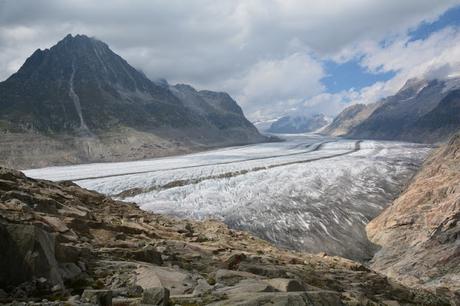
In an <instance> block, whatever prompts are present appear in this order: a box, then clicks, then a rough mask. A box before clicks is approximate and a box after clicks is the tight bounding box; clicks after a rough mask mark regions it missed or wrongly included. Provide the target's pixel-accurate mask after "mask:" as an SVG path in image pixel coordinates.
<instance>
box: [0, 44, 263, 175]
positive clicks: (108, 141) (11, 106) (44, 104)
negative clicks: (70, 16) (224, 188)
mask: <svg viewBox="0 0 460 306" xmlns="http://www.w3.org/2000/svg"><path fill="white" fill-rule="evenodd" d="M183 87H184V86H177V87H173V88H175V89H177V90H171V88H170V87H169V85H168V84H167V82H166V81H165V80H157V81H155V82H152V81H150V80H149V79H148V78H147V77H146V76H145V75H144V74H143V73H141V72H139V71H138V70H136V69H134V68H133V67H132V66H130V65H129V64H128V63H127V62H126V61H125V60H124V59H122V58H121V57H120V56H118V55H117V54H115V53H114V52H113V51H112V50H110V48H109V47H108V46H107V45H106V44H105V43H103V42H101V41H99V40H96V39H94V38H89V37H87V36H85V35H76V36H72V35H68V36H66V37H65V38H64V39H63V40H61V41H60V42H59V43H57V44H56V45H55V46H53V47H51V48H50V49H46V50H37V51H35V52H34V53H33V54H32V55H31V56H30V57H29V58H28V59H27V60H26V62H25V63H24V65H23V66H22V67H21V68H20V69H19V71H18V72H17V73H15V74H13V75H12V76H11V77H10V78H8V79H7V80H6V81H4V82H1V83H0V106H1V108H2V112H1V114H0V132H1V133H6V134H8V136H7V137H6V138H7V139H8V143H9V144H10V146H11V145H13V146H14V148H12V151H14V150H15V148H16V147H18V146H19V144H20V143H21V139H20V135H21V134H27V135H30V134H33V135H38V136H37V137H38V138H40V139H44V140H43V142H44V143H46V142H48V143H53V144H54V143H56V144H55V146H56V147H59V145H60V146H61V147H62V148H60V149H55V150H53V149H51V150H50V151H51V152H48V154H47V152H44V151H45V150H41V153H42V160H45V161H46V160H48V161H49V163H56V161H55V160H56V159H57V160H59V159H61V163H68V162H69V161H72V159H75V161H77V162H85V161H97V160H119V159H124V157H126V158H127V159H136V158H144V157H147V156H156V155H165V154H169V153H171V152H173V151H175V150H176V151H177V150H182V151H183V150H185V151H187V150H188V151H190V150H193V149H199V148H203V147H209V146H221V145H230V144H243V143H251V142H259V141H263V140H264V137H263V136H261V135H260V134H259V133H258V132H257V130H256V128H255V127H254V126H253V125H252V124H251V123H250V122H249V121H248V120H247V119H246V118H245V117H244V114H243V112H242V111H241V108H240V107H239V106H238V105H237V103H236V102H235V101H234V100H233V99H232V98H231V97H230V96H229V95H228V94H225V93H217V92H211V91H200V92H198V93H196V96H197V97H198V98H199V99H200V102H199V103H198V102H197V103H195V101H194V100H193V99H194V98H195V97H194V96H193V95H180V94H177V92H181V89H182V88H183ZM189 89H190V90H191V91H194V90H193V89H192V88H191V87H189ZM188 99H192V100H193V101H189V100H188ZM16 134H17V135H16ZM12 135H13V136H12ZM14 136H17V137H14ZM117 136H119V138H120V139H119V140H118V141H117V139H116V138H117ZM131 138H136V139H137V140H138V141H137V142H138V143H135V144H133V143H127V144H126V142H129V140H130V139H131ZM75 139H80V140H81V139H83V140H85V144H86V145H83V146H82V145H81V144H79V143H78V141H76V140H75ZM126 139H127V140H126ZM129 146H131V147H133V148H132V149H129ZM157 146H158V147H157ZM79 147H84V148H85V150H83V149H79ZM86 147H87V148H86ZM145 147H147V148H145ZM51 148H53V145H51ZM66 150H67V151H68V152H62V151H66ZM126 150H128V151H129V152H128V153H127V152H125V151H126ZM17 151H20V150H19V149H18V150H17ZM60 152H62V153H61V154H60ZM9 153H13V152H5V151H0V159H1V160H4V161H5V160H6V162H5V164H9V163H8V161H10V163H13V162H12V161H11V158H10V156H8V154H9ZM14 153H17V152H16V151H14ZM53 154H54V155H56V154H57V155H59V154H60V155H64V156H66V158H67V160H65V159H64V157H55V156H53ZM144 155H147V156H144ZM15 158H18V157H17V156H16V157H15ZM18 159H19V160H21V157H19V158H18ZM31 159H33V158H31ZM22 162H23V164H22V165H21V166H33V165H34V164H33V163H32V165H28V164H29V163H30V162H31V161H29V160H27V158H24V160H23V161H22ZM72 162H73V161H72ZM57 163H59V162H57Z"/></svg>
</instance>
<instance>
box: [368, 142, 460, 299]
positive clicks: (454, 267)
mask: <svg viewBox="0 0 460 306" xmlns="http://www.w3.org/2000/svg"><path fill="white" fill-rule="evenodd" d="M459 165H460V134H457V135H455V136H454V137H452V138H451V140H450V141H449V142H448V143H447V144H445V145H443V146H442V147H441V148H440V149H438V150H437V151H436V152H435V154H433V155H432V156H431V157H430V158H429V159H428V160H427V161H426V162H425V164H424V166H423V168H422V170H421V171H420V172H419V173H418V175H417V176H416V177H415V178H414V180H413V182H412V183H411V184H410V185H409V186H408V187H407V188H406V190H405V191H404V192H403V193H402V194H401V196H400V197H399V198H397V199H396V200H395V201H394V202H393V204H392V205H391V206H389V207H388V208H387V209H385V210H384V211H383V213H382V214H381V215H380V216H378V217H377V218H375V219H374V220H372V221H371V222H370V223H369V224H368V225H367V233H368V236H369V238H370V240H371V241H372V242H374V243H376V244H378V245H380V246H382V249H381V250H380V251H379V252H378V253H377V254H376V255H375V257H374V259H373V260H372V265H371V266H372V268H374V269H376V270H377V271H379V272H382V273H384V274H386V275H388V276H390V277H394V278H396V279H397V280H399V281H402V282H403V283H405V284H407V285H411V286H413V285H416V286H422V287H428V288H433V287H447V288H450V289H452V290H454V291H455V290H457V291H458V290H460V256H459V254H460V253H459V252H460V239H459V237H460V166H459Z"/></svg>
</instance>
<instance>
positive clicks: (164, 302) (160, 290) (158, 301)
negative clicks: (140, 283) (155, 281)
mask: <svg viewBox="0 0 460 306" xmlns="http://www.w3.org/2000/svg"><path fill="white" fill-rule="evenodd" d="M142 304H150V305H158V306H168V304H169V290H168V289H167V288H164V287H157V288H148V289H145V290H144V293H143V294H142Z"/></svg>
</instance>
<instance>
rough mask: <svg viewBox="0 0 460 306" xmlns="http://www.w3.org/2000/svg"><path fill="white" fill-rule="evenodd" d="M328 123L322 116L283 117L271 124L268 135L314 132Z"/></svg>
mask: <svg viewBox="0 0 460 306" xmlns="http://www.w3.org/2000/svg"><path fill="white" fill-rule="evenodd" d="M328 123H329V121H328V120H327V119H326V117H325V116H324V115H323V114H315V115H311V116H300V115H299V116H285V117H282V118H280V119H278V120H276V121H275V122H273V123H272V124H271V126H270V128H268V129H267V132H269V133H287V134H296V133H307V132H313V131H316V130H318V129H320V128H322V127H324V126H326V125H327V124H328Z"/></svg>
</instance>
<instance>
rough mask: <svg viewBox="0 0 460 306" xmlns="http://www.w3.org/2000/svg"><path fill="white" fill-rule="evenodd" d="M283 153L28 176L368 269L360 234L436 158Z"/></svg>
mask: <svg viewBox="0 0 460 306" xmlns="http://www.w3.org/2000/svg"><path fill="white" fill-rule="evenodd" d="M282 137H283V138H285V139H286V141H284V142H279V143H263V144H255V145H247V146H241V147H232V148H224V149H217V150H212V151H207V152H200V153H194V154H188V155H183V156H174V157H165V158H156V159H150V160H141V161H133V162H117V163H95V164H85V165H74V166H63V167H49V168H43V169H31V170H25V171H24V172H25V174H26V175H28V176H31V177H34V178H43V179H49V180H55V181H59V180H72V181H74V182H75V183H77V184H78V185H80V186H82V187H85V188H88V189H92V190H96V191H98V192H101V193H104V194H107V195H110V196H113V197H115V198H118V199H122V200H125V201H129V202H135V203H137V205H139V206H140V207H141V208H142V209H144V210H149V211H153V212H155V213H162V214H167V215H171V216H176V217H179V218H190V219H198V220H202V219H206V218H212V219H219V220H222V221H223V222H225V223H226V224H227V225H228V226H229V227H231V228H234V229H239V230H246V231H249V232H252V233H253V234H255V235H256V236H258V237H260V238H263V239H266V240H268V241H271V242H273V243H275V244H276V245H278V246H279V247H283V248H289V249H294V250H298V251H307V252H313V253H317V252H326V253H327V254H330V255H339V256H343V257H347V258H350V259H354V260H359V261H365V260H367V259H369V258H370V257H372V255H373V254H374V253H375V251H376V250H377V247H376V246H374V245H372V244H371V243H370V242H369V241H368V239H367V237H366V233H365V226H366V224H367V223H368V222H369V221H370V220H371V219H373V218H374V217H376V216H377V215H378V214H379V212H380V211H381V210H382V209H384V208H385V207H386V206H387V205H389V204H390V203H391V201H392V200H393V199H394V198H395V197H396V196H397V195H398V194H399V193H400V192H401V190H402V188H403V187H404V186H405V184H407V183H408V181H409V180H410V178H411V177H412V176H413V175H414V173H415V171H416V170H417V169H418V168H419V167H420V165H421V163H422V162H423V160H424V159H425V158H426V156H427V155H428V154H429V152H430V150H431V149H432V148H431V147H430V146H427V145H422V144H414V143H404V142H393V141H370V140H362V141H361V140H348V139H338V138H328V137H322V136H319V135H309V134H305V135H295V136H294V135H282Z"/></svg>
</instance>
